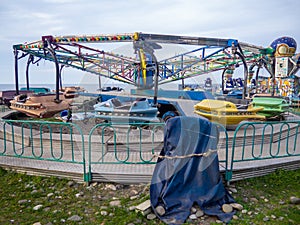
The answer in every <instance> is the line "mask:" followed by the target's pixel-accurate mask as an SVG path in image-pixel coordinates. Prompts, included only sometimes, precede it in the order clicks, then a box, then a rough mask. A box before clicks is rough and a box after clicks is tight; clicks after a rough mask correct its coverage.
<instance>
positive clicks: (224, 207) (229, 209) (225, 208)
mask: <svg viewBox="0 0 300 225" xmlns="http://www.w3.org/2000/svg"><path fill="white" fill-rule="evenodd" d="M222 210H223V212H224V213H231V212H232V210H233V208H232V206H231V205H229V204H223V205H222Z"/></svg>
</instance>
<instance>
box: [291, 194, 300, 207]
mask: <svg viewBox="0 0 300 225" xmlns="http://www.w3.org/2000/svg"><path fill="white" fill-rule="evenodd" d="M290 202H291V203H292V204H295V205H297V204H300V198H297V197H295V196H292V197H290Z"/></svg>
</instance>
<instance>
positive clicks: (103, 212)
mask: <svg viewBox="0 0 300 225" xmlns="http://www.w3.org/2000/svg"><path fill="white" fill-rule="evenodd" d="M100 214H101V216H107V215H108V212H107V211H104V210H103V211H101V212H100Z"/></svg>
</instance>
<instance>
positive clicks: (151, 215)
mask: <svg viewBox="0 0 300 225" xmlns="http://www.w3.org/2000/svg"><path fill="white" fill-rule="evenodd" d="M155 218H156V215H155V214H153V213H150V214H148V215H147V219H148V220H154V219H155Z"/></svg>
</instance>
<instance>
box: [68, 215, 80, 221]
mask: <svg viewBox="0 0 300 225" xmlns="http://www.w3.org/2000/svg"><path fill="white" fill-rule="evenodd" d="M68 220H70V221H80V220H81V217H80V216H78V215H73V216H71V217H69V218H68Z"/></svg>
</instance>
